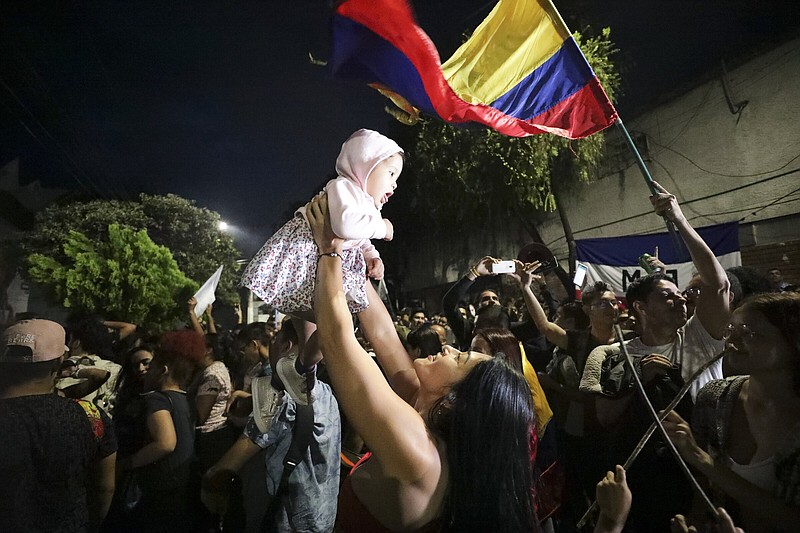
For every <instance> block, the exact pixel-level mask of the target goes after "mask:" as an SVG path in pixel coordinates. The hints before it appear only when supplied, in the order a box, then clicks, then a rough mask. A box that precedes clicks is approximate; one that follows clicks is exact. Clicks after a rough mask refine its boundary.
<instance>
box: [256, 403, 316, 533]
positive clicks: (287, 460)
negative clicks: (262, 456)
mask: <svg viewBox="0 0 800 533" xmlns="http://www.w3.org/2000/svg"><path fill="white" fill-rule="evenodd" d="M313 430H314V408H313V406H312V405H311V404H309V405H300V404H298V403H295V416H294V427H293V428H292V443H291V444H290V445H289V451H287V452H286V456H285V457H284V458H283V474H282V475H281V481H280V483H279V484H278V490H277V491H275V495H274V496H273V497H272V500H271V501H270V502H269V507H268V508H267V511H266V512H265V513H264V518H263V520H262V522H261V531H263V532H271V531H274V522H275V515H277V514H278V511H279V510H280V508H281V504H282V503H283V502H282V499H283V496H284V495H285V494H286V493H287V492H288V491H289V477H290V476H291V475H292V472H294V469H295V468H296V467H297V465H299V464H300V463H302V462H303V459H305V456H306V450H308V446H309V444H310V443H311V435H312V433H313Z"/></svg>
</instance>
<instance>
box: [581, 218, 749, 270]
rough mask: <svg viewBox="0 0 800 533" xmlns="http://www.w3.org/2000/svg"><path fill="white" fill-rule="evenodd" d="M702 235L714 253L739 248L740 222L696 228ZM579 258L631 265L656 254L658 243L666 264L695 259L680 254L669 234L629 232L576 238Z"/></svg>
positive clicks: (597, 263) (718, 254)
mask: <svg viewBox="0 0 800 533" xmlns="http://www.w3.org/2000/svg"><path fill="white" fill-rule="evenodd" d="M696 229H697V233H699V234H700V237H702V238H703V240H704V241H705V242H706V244H708V247H709V248H711V250H712V251H713V252H714V255H717V256H720V255H724V254H729V253H731V252H738V251H739V223H738V222H726V223H724V224H717V225H714V226H706V227H704V228H696ZM575 245H576V247H577V257H578V261H583V262H587V263H594V264H596V265H608V266H631V265H636V264H638V258H639V256H640V255H642V254H644V253H648V254H650V255H652V254H653V250H654V249H655V247H656V246H658V257H659V259H661V261H662V262H664V263H666V264H668V265H669V264H677V263H685V262H687V261H691V260H692V259H691V257H689V256H688V254H686V255H677V254H676V253H675V250H673V249H672V243H671V242H670V239H669V234H668V233H667V232H664V233H653V234H650V235H626V236H622V237H603V238H597V239H578V240H576V241H575Z"/></svg>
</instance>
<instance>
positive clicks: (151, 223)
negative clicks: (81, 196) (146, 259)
mask: <svg viewBox="0 0 800 533" xmlns="http://www.w3.org/2000/svg"><path fill="white" fill-rule="evenodd" d="M219 221H220V216H219V214H218V213H216V212H214V211H211V210H209V209H205V208H201V207H197V206H196V205H195V204H194V202H193V201H191V200H187V199H185V198H181V197H180V196H176V195H174V194H168V195H166V196H159V195H148V194H142V195H141V196H140V197H139V199H138V201H119V200H92V201H88V202H71V203H68V204H64V205H55V206H51V207H49V208H47V209H46V210H44V211H42V212H40V213H37V215H36V223H35V227H34V230H33V232H32V233H31V234H30V235H29V236H28V238H27V241H26V249H27V251H28V253H29V254H34V253H35V254H40V255H44V256H47V257H51V258H53V259H54V260H56V261H58V262H59V263H62V264H63V263H64V262H65V261H66V260H67V255H66V253H65V251H64V243H65V241H66V240H67V239H68V238H69V237H70V235H71V232H72V231H76V232H79V233H81V234H83V235H84V236H85V237H86V238H87V239H89V240H90V241H93V242H102V241H104V240H106V239H108V237H109V225H111V224H118V225H120V226H127V227H129V228H131V229H134V230H146V231H147V234H148V235H149V236H150V238H151V239H152V240H153V242H155V243H156V244H158V245H161V246H165V247H166V248H168V249H169V250H170V251H171V253H172V256H173V257H174V259H175V261H177V264H178V267H179V268H180V270H181V271H182V272H184V273H185V274H186V276H187V277H189V278H190V279H192V280H194V281H196V282H198V283H203V282H204V281H205V280H206V279H208V278H209V276H211V275H212V274H213V273H214V272H215V271H216V270H217V268H219V266H220V265H223V266H224V267H225V268H224V269H223V270H222V277H221V279H220V283H219V286H218V288H217V297H218V298H219V299H220V300H222V301H225V302H235V301H237V300H238V297H237V294H236V284H237V283H238V281H239V274H238V265H237V264H236V260H237V259H238V258H239V256H240V253H239V251H238V250H237V249H236V248H235V246H234V244H233V240H232V239H231V237H230V236H229V235H227V234H225V233H224V232H222V231H221V230H220V229H219V227H218V223H219Z"/></svg>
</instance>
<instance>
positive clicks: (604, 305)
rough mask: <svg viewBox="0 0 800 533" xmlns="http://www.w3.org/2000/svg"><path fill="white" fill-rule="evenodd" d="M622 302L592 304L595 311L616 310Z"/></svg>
mask: <svg viewBox="0 0 800 533" xmlns="http://www.w3.org/2000/svg"><path fill="white" fill-rule="evenodd" d="M619 304H620V301H619V300H600V301H598V302H596V303H593V304H592V308H593V309H610V308H612V307H613V308H614V309H617V308H618V307H619Z"/></svg>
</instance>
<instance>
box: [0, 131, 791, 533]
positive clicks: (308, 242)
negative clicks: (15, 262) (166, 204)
mask: <svg viewBox="0 0 800 533" xmlns="http://www.w3.org/2000/svg"><path fill="white" fill-rule="evenodd" d="M402 166H403V152H402V150H401V149H400V148H399V147H398V146H397V145H396V144H394V142H393V141H390V140H389V139H386V138H385V137H383V136H381V135H380V134H377V133H376V132H369V131H366V130H360V131H359V132H356V134H354V135H353V136H352V137H351V138H350V139H348V140H347V141H346V142H345V144H344V145H343V148H342V153H341V154H340V158H339V160H337V170H338V171H339V174H340V177H339V178H337V180H333V181H332V182H331V183H329V185H328V186H326V193H325V194H321V195H318V196H316V197H315V198H313V199H312V200H311V201H310V202H309V204H308V205H306V206H305V207H304V208H303V209H302V210H300V211H298V213H297V214H296V216H295V217H294V218H293V219H292V220H291V221H290V222H288V223H287V225H286V226H284V229H282V230H281V232H279V233H278V234H276V237H274V238H273V239H270V241H268V243H267V245H265V248H264V249H262V251H261V252H260V253H259V254H258V255H257V256H256V258H255V259H254V262H253V263H251V265H250V266H249V267H248V269H247V271H246V273H245V277H244V284H245V285H247V286H249V287H250V288H251V289H252V290H254V292H256V293H258V294H259V295H260V296H262V297H263V298H265V300H268V301H269V303H270V305H273V306H275V307H276V308H279V309H281V308H282V309H281V310H282V311H284V312H286V313H287V315H286V317H285V318H284V319H283V320H281V321H270V322H253V323H249V324H243V323H241V319H240V320H239V322H240V323H238V324H235V325H233V327H228V328H218V326H217V324H216V323H215V321H214V318H213V315H212V309H211V307H210V306H209V308H208V309H207V310H206V312H205V313H204V314H203V315H202V316H197V314H195V308H196V304H197V302H196V301H195V300H194V299H192V300H190V301H188V302H187V303H186V305H187V317H186V318H187V319H186V324H185V327H183V328H179V329H176V330H175V331H171V332H167V333H164V334H162V335H160V336H158V337H149V336H148V335H146V334H145V333H144V332H142V331H140V329H139V328H137V327H136V325H133V324H126V323H122V322H110V321H104V320H101V319H100V318H99V317H96V316H80V317H78V316H76V317H74V318H72V319H70V320H69V321H67V322H66V323H65V325H64V326H66V327H62V325H60V324H58V323H56V322H53V321H50V320H47V319H46V318H43V317H32V316H28V317H18V320H17V321H16V322H14V323H13V324H10V325H9V326H8V327H7V328H6V329H5V330H4V332H3V336H2V345H1V346H0V429H1V430H2V431H0V447H1V448H2V449H3V454H2V455H0V473H1V474H2V483H0V530H2V531H15V532H16V531H42V532H44V531H47V532H51V531H52V532H56V531H65V532H73V531H75V532H77V531H107V532H116V531H123V532H145V533H146V532H162V531H163V532H183V531H185V532H208V531H221V530H224V531H246V532H264V531H310V532H317V531H319V532H323V531H325V532H327V531H343V532H362V531H363V532H372V531H441V532H444V531H448V532H461V531H463V532H471V531H481V532H489V531H508V532H518V531H554V532H559V533H560V532H564V533H571V532H574V531H584V530H590V529H593V530H594V531H595V532H598V533H604V532H621V531H631V532H658V531H681V532H682V531H703V530H705V529H704V528H707V527H708V526H709V525H711V524H713V525H714V527H715V528H717V530H718V531H726V532H728V531H730V532H732V531H740V529H738V528H737V527H736V526H734V523H735V524H736V525H737V526H739V527H741V528H743V529H744V530H745V531H748V532H759V531H797V530H800V293H797V292H794V291H793V290H792V287H791V286H789V285H788V284H786V283H785V282H783V281H782V280H781V279H780V278H779V276H780V272H778V273H777V275H778V277H776V275H775V273H774V272H772V271H770V278H764V280H765V285H763V287H764V288H763V289H761V290H759V289H755V288H754V287H755V286H756V284H753V283H751V282H750V281H752V280H753V279H754V278H756V277H757V276H756V275H755V273H754V272H752V271H744V270H743V269H741V268H739V269H738V270H735V269H731V270H729V271H726V270H725V269H723V267H722V266H721V265H720V263H719V262H718V261H717V259H716V258H715V256H714V254H713V252H712V251H711V250H710V249H709V247H708V246H707V245H706V243H705V242H703V240H702V239H701V237H700V236H699V235H698V234H697V232H696V231H695V230H694V229H693V228H692V227H691V226H690V224H689V223H688V222H687V220H686V218H685V217H684V216H683V213H682V212H681V209H680V206H679V205H678V202H677V201H676V199H675V197H674V196H673V195H672V194H670V193H669V192H668V191H666V190H664V189H663V188H661V187H660V186H658V191H659V192H658V193H657V194H655V195H654V196H653V197H652V198H651V200H652V202H653V206H654V212H655V214H657V215H659V216H663V217H666V218H667V219H669V220H670V221H671V222H672V223H673V224H674V225H675V227H676V229H677V231H678V233H679V234H680V236H681V238H682V239H683V242H684V243H685V245H686V247H687V249H688V251H689V253H690V254H691V257H692V261H693V264H694V267H695V270H696V275H695V276H694V277H693V278H692V280H691V281H690V282H689V283H688V284H687V285H686V287H683V288H681V287H678V286H677V285H676V284H675V281H674V280H673V279H671V278H669V277H668V276H666V275H665V274H663V273H660V272H659V270H661V271H663V270H664V269H663V265H659V264H658V260H657V259H655V258H654V259H651V261H652V262H653V264H652V265H651V266H652V267H653V268H654V269H656V271H657V272H656V273H654V274H651V275H648V276H646V277H643V278H641V279H639V280H637V281H635V282H633V283H632V284H631V285H630V287H629V288H628V290H627V293H626V295H625V298H624V301H623V300H620V299H619V298H618V297H617V295H615V294H614V292H613V291H611V290H610V289H609V286H608V285H607V284H606V283H605V282H604V281H603V280H592V282H591V283H590V284H589V285H588V286H586V287H584V288H583V291H582V293H581V299H580V301H571V300H570V301H563V302H559V301H557V300H556V298H555V297H554V295H553V294H552V293H551V291H550V290H549V289H548V287H547V285H546V283H545V278H544V277H543V275H542V274H540V273H539V270H538V267H539V266H540V265H539V263H537V262H533V263H523V262H521V261H514V270H513V272H510V273H507V274H495V273H494V272H493V268H492V266H493V265H495V264H497V263H498V262H499V259H496V258H493V257H489V256H487V257H484V258H482V259H480V260H478V261H477V262H476V263H475V264H474V266H472V267H471V268H470V269H469V271H468V272H467V273H465V275H464V276H463V277H461V278H460V279H459V280H458V281H457V282H456V283H455V284H454V285H453V286H452V287H451V288H450V289H449V291H448V292H447V294H445V296H444V298H443V300H442V305H441V309H436V310H428V309H424V308H420V307H415V308H407V309H404V310H403V311H401V312H400V313H399V315H398V316H392V315H391V314H390V312H389V310H388V309H387V306H386V305H385V304H384V302H383V301H382V300H381V299H380V298H379V296H378V293H377V292H376V290H375V288H374V286H373V284H372V283H371V282H369V281H368V280H369V278H372V279H374V280H378V279H380V278H381V277H382V276H383V271H384V268H383V264H382V260H381V259H380V256H379V255H378V254H377V252H375V250H374V247H372V245H371V244H370V242H369V240H370V239H371V238H383V239H391V235H392V232H393V229H392V225H391V223H390V222H389V221H388V220H386V219H382V218H381V216H380V209H381V207H382V206H383V204H385V203H386V201H388V199H389V197H390V196H391V195H392V193H393V191H394V188H395V187H396V182H397V177H398V175H399V174H400V172H401V171H402ZM371 180H372V181H371ZM286 254H289V255H292V256H293V258H287V256H286ZM298 254H299V255H298ZM300 256H302V257H300ZM281 261H283V262H286V263H288V270H287V269H284V270H285V271H281V272H280V273H276V272H273V271H272V269H273V268H275V265H276V262H281ZM660 267H661V268H660ZM743 274H746V275H743ZM499 276H508V277H510V278H511V279H512V280H513V281H514V282H515V284H514V285H515V286H516V294H509V293H508V286H509V285H508V284H506V285H505V286H504V288H501V287H500V284H495V286H494V287H493V288H488V287H489V285H486V284H484V283H477V284H476V283H475V282H476V280H477V279H478V278H494V279H495V280H497V279H498V277H499ZM745 279H747V280H748V282H747V283H745V282H744V280H745ZM481 281H482V282H483V281H487V280H486V279H483V280H481ZM289 283H291V284H293V285H292V286H291V287H288V286H287V284H289ZM476 287H477V288H478V289H480V290H478V291H476V290H475V289H476ZM689 304H691V306H689ZM689 307H690V308H691V309H689ZM429 311H435V312H434V313H431V314H429ZM623 316H625V317H626V319H625V320H624V321H623ZM619 325H623V326H624V328H620V327H618V326H619ZM620 337H622V338H620ZM720 356H721V357H720ZM628 357H630V358H631V360H632V361H633V363H634V364H633V368H631V366H630V365H629V364H627V358H628ZM640 385H641V390H640ZM651 407H652V408H653V409H651ZM653 410H654V411H653ZM656 413H657V416H659V417H660V418H661V419H663V430H664V432H663V433H662V432H660V431H656V432H655V433H654V434H653V435H652V437H651V438H650V439H649V441H647V443H646V444H644V446H643V447H641V449H640V450H639V451H638V452H637V453H638V456H637V457H636V459H635V461H632V462H631V461H629V460H628V457H629V455H630V454H631V452H632V451H633V450H634V448H637V443H638V442H639V441H640V439H641V438H642V436H643V435H644V434H645V432H647V431H648V428H649V427H650V426H651V425H652V424H653V423H654V420H653V415H654V414H656ZM671 452H674V453H671ZM677 456H679V457H677ZM681 463H684V464H685V465H686V467H684V466H683V465H682V464H681ZM622 465H625V466H626V467H625V468H623V466H622ZM687 472H688V473H690V474H691V476H692V478H690V477H689V476H687ZM694 480H696V482H697V483H695V482H694ZM593 501H596V506H592V502H593ZM590 508H592V509H596V510H595V511H594V512H590V513H587V510H589V509H590ZM585 514H586V516H584V515H585Z"/></svg>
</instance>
